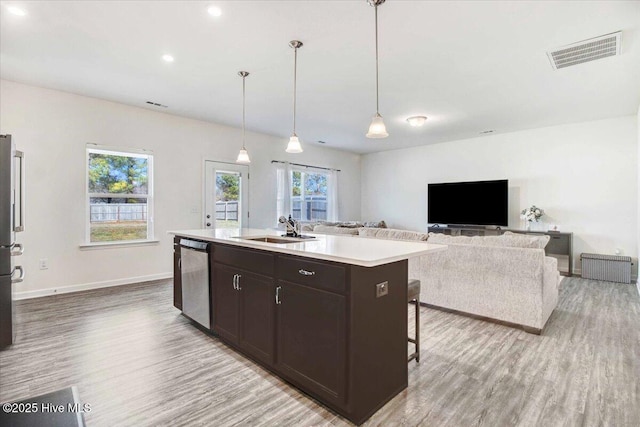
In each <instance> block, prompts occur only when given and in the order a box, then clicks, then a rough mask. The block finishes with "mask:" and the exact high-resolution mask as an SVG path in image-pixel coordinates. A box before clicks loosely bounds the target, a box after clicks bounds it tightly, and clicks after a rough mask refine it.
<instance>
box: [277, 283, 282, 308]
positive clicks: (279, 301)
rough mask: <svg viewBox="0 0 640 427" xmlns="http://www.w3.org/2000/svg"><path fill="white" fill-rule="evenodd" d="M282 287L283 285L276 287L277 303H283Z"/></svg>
mask: <svg viewBox="0 0 640 427" xmlns="http://www.w3.org/2000/svg"><path fill="white" fill-rule="evenodd" d="M280 289H282V286H278V287H277V288H276V305H280V304H282V301H281V300H280Z"/></svg>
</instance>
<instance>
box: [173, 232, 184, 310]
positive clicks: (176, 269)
mask: <svg viewBox="0 0 640 427" xmlns="http://www.w3.org/2000/svg"><path fill="white" fill-rule="evenodd" d="M180 267H181V262H180V244H179V243H178V239H175V241H174V243H173V306H174V307H175V308H177V309H178V310H182V271H180Z"/></svg>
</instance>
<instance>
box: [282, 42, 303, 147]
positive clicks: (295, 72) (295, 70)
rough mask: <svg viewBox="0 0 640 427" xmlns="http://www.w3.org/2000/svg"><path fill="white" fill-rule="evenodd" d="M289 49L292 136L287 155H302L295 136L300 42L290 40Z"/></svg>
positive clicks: (298, 141)
mask: <svg viewBox="0 0 640 427" xmlns="http://www.w3.org/2000/svg"><path fill="white" fill-rule="evenodd" d="M289 47H292V48H293V134H292V135H291V138H289V144H287V149H286V150H285V151H286V152H287V153H302V151H303V150H302V145H300V140H299V139H298V135H296V89H297V87H296V84H297V81H298V49H299V48H301V47H302V42H301V41H298V40H291V41H290V42H289Z"/></svg>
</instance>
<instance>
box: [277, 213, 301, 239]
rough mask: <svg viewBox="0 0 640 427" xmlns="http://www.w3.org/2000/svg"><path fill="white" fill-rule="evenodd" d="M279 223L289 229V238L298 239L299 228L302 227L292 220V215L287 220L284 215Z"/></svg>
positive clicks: (279, 219)
mask: <svg viewBox="0 0 640 427" xmlns="http://www.w3.org/2000/svg"><path fill="white" fill-rule="evenodd" d="M278 222H279V223H280V224H285V226H286V227H287V236H293V237H298V235H299V233H298V227H299V226H300V223H299V222H298V221H296V220H295V219H293V218H291V215H289V219H287V218H285V217H284V215H283V216H281V217H280V218H278Z"/></svg>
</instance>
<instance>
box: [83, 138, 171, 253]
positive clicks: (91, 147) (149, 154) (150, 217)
mask: <svg viewBox="0 0 640 427" xmlns="http://www.w3.org/2000/svg"><path fill="white" fill-rule="evenodd" d="M92 153H93V154H96V153H97V154H106V155H115V156H127V157H138V158H141V157H144V158H146V159H147V194H146V195H145V196H142V195H138V194H135V195H127V198H146V199H147V203H146V204H147V237H146V238H145V239H135V240H113V241H104V242H92V241H91V198H92V197H100V196H104V197H107V194H109V196H108V197H112V195H111V194H112V193H90V192H89V156H90V154H92ZM84 158H85V172H84V180H85V187H84V190H85V219H84V221H85V241H84V243H83V244H81V245H80V247H81V248H92V247H100V246H107V247H109V246H110V247H114V246H139V245H144V244H147V243H158V242H159V240H157V239H155V226H154V225H155V216H154V187H155V184H154V170H153V163H154V162H153V160H154V154H153V151H150V150H145V149H136V148H123V147H114V146H105V145H98V144H91V143H88V144H87V145H86V147H85V156H84Z"/></svg>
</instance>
